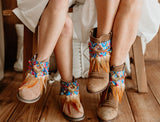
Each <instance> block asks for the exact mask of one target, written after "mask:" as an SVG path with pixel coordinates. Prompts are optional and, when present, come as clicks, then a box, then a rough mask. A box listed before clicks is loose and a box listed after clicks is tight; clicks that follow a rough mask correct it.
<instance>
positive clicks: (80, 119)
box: [63, 113, 85, 122]
mask: <svg viewBox="0 0 160 122" xmlns="http://www.w3.org/2000/svg"><path fill="white" fill-rule="evenodd" d="M63 116H64V117H65V118H66V119H67V120H69V121H77V122H78V121H82V120H84V119H85V115H83V116H82V117H80V118H72V117H69V116H67V115H66V114H65V113H63Z"/></svg>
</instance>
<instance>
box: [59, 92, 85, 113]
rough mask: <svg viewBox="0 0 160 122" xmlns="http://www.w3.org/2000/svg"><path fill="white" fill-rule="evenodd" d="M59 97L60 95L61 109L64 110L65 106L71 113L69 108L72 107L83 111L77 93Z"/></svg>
mask: <svg viewBox="0 0 160 122" xmlns="http://www.w3.org/2000/svg"><path fill="white" fill-rule="evenodd" d="M60 97H61V105H62V110H63V111H65V110H66V108H67V109H68V111H69V112H70V114H71V108H74V109H75V110H76V111H78V112H83V111H81V109H80V107H81V103H80V97H79V95H70V96H65V95H61V96H60Z"/></svg>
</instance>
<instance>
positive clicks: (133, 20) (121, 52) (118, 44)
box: [111, 0, 143, 66]
mask: <svg viewBox="0 0 160 122" xmlns="http://www.w3.org/2000/svg"><path fill="white" fill-rule="evenodd" d="M142 2H143V1H142V0H121V2H120V6H119V9H118V13H117V15H116V18H115V22H114V25H113V37H112V55H111V65H113V66H118V65H121V64H123V63H124V61H125V58H126V56H127V54H128V52H129V50H130V47H131V46H132V44H133V42H134V41H135V38H136V35H137V30H138V23H139V18H140V15H141V8H142Z"/></svg>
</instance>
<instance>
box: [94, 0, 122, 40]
mask: <svg viewBox="0 0 160 122" xmlns="http://www.w3.org/2000/svg"><path fill="white" fill-rule="evenodd" d="M119 2H120V0H95V3H96V8H97V21H98V27H97V28H98V29H97V37H100V36H101V35H103V34H108V33H110V32H111V30H112V26H113V22H114V18H115V15H116V12H117V9H118V6H119Z"/></svg>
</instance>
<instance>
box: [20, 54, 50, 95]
mask: <svg viewBox="0 0 160 122" xmlns="http://www.w3.org/2000/svg"><path fill="white" fill-rule="evenodd" d="M36 57H37V55H34V56H33V58H32V59H31V60H29V61H28V62H29V67H28V72H27V76H26V78H25V80H24V82H23V83H22V84H21V86H20V88H19V90H21V89H24V88H32V87H34V86H35V85H36V84H37V82H40V87H41V93H42V91H43V88H45V90H46V85H45V84H46V83H47V80H48V76H49V73H48V71H49V62H38V61H37V60H36Z"/></svg>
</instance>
